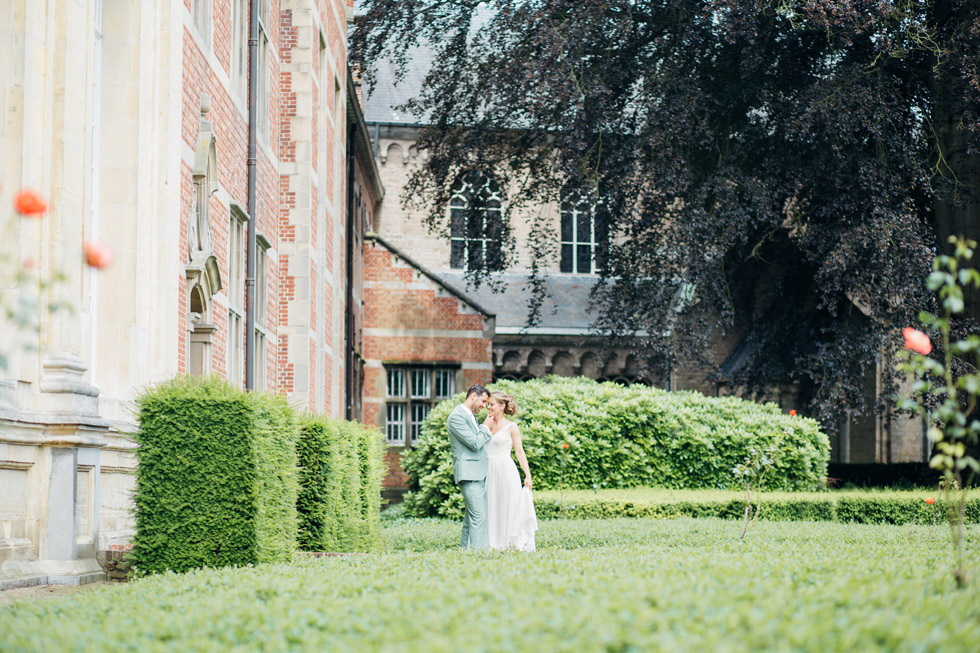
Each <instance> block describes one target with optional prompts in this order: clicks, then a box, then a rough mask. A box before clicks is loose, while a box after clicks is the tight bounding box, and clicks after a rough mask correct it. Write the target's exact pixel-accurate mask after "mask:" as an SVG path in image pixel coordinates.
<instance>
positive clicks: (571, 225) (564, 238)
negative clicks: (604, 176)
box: [559, 187, 609, 274]
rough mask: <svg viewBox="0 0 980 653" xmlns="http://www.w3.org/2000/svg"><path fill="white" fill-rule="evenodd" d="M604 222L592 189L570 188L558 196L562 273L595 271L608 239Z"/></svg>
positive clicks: (606, 224)
mask: <svg viewBox="0 0 980 653" xmlns="http://www.w3.org/2000/svg"><path fill="white" fill-rule="evenodd" d="M608 233H609V229H608V223H607V220H606V219H605V215H604V214H603V211H602V210H601V204H600V202H599V201H598V198H597V197H596V192H595V191H594V190H591V189H583V188H580V187H570V188H566V189H564V190H563V191H562V195H561V262H560V266H559V269H560V270H561V271H562V272H570V273H578V274H595V273H597V272H598V271H599V270H600V269H601V259H602V255H603V253H604V251H605V245H606V242H607V239H608Z"/></svg>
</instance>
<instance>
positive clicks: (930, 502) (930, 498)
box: [926, 497, 936, 506]
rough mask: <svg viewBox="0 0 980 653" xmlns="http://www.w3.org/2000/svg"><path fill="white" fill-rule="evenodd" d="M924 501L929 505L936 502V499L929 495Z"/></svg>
mask: <svg viewBox="0 0 980 653" xmlns="http://www.w3.org/2000/svg"><path fill="white" fill-rule="evenodd" d="M926 503H928V504H929V505H930V506H931V505H932V504H934V503H936V500H935V499H933V498H932V497H929V498H928V499H926Z"/></svg>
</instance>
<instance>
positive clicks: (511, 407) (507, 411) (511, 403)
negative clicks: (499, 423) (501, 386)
mask: <svg viewBox="0 0 980 653" xmlns="http://www.w3.org/2000/svg"><path fill="white" fill-rule="evenodd" d="M490 398H491V399H493V400H494V401H496V402H497V403H498V404H503V405H504V415H516V414H517V402H516V401H515V400H514V398H513V397H511V396H510V395H509V394H507V393H506V392H501V391H500V390H497V391H496V392H493V393H491V394H490Z"/></svg>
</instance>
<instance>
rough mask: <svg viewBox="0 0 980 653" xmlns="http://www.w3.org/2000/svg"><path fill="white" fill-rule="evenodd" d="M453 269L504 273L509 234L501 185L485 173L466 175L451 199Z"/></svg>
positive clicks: (450, 257)
mask: <svg viewBox="0 0 980 653" xmlns="http://www.w3.org/2000/svg"><path fill="white" fill-rule="evenodd" d="M449 227H450V248H451V251H450V256H449V264H450V267H453V268H457V269H468V270H477V269H484V268H486V269H489V270H502V269H503V267H504V256H503V245H504V242H503V241H504V239H505V237H506V235H507V223H506V221H505V219H504V202H503V194H502V193H501V191H500V184H498V183H497V181H496V180H495V179H493V178H492V177H491V176H489V175H487V174H485V173H482V172H471V173H468V174H466V175H464V176H462V177H461V178H460V179H459V180H458V181H457V182H456V184H455V186H453V191H452V196H451V197H450V200H449Z"/></svg>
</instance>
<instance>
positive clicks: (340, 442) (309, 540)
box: [297, 417, 384, 551]
mask: <svg viewBox="0 0 980 653" xmlns="http://www.w3.org/2000/svg"><path fill="white" fill-rule="evenodd" d="M300 429H301V436H300V440H299V445H298V452H299V464H300V486H301V487H300V493H299V500H298V502H297V509H298V511H299V546H300V548H301V549H302V550H304V551H376V550H379V549H380V547H381V521H380V514H379V513H380V511H381V480H382V476H383V473H384V472H383V460H384V443H383V439H382V435H381V433H380V432H378V431H377V429H371V428H367V427H364V426H362V425H361V424H357V423H355V422H346V421H343V420H336V419H330V418H326V417H316V418H312V417H309V418H305V419H304V420H303V421H302V424H301V426H300Z"/></svg>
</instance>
